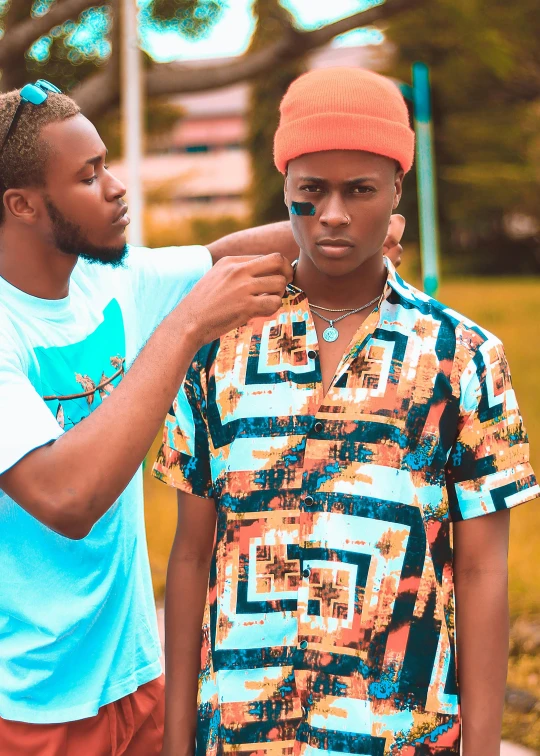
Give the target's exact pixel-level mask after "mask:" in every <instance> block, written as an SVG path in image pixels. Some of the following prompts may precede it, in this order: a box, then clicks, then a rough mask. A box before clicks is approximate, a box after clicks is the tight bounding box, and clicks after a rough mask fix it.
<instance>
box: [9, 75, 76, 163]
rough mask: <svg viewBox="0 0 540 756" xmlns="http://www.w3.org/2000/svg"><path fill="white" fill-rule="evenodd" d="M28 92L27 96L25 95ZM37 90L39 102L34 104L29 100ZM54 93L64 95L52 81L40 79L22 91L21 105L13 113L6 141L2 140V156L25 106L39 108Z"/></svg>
mask: <svg viewBox="0 0 540 756" xmlns="http://www.w3.org/2000/svg"><path fill="white" fill-rule="evenodd" d="M25 90H26V94H25ZM35 90H38V92H37V93H36V94H37V95H38V99H39V102H33V101H32V100H31V99H29V93H30V92H32V93H34V92H35ZM51 92H53V93H55V94H62V90H61V89H58V87H57V86H55V85H54V84H51V82H50V81H47V80H46V79H38V80H37V81H36V83H35V84H26V85H25V86H24V87H23V88H22V89H21V91H20V100H19V104H18V105H17V107H16V109H15V112H14V113H13V117H12V119H11V123H10V124H9V126H8V130H7V131H6V135H5V137H4V139H3V140H2V145H1V146H0V154H2V152H3V151H4V147H5V146H6V143H7V141H8V139H9V138H10V136H11V135H12V134H13V132H14V131H15V128H16V127H17V123H18V122H19V118H20V117H21V113H22V109H23V107H24V105H26V104H27V103H29V104H30V105H34V107H39V106H40V105H43V103H44V102H46V101H47V98H48V97H49V94H50V93H51Z"/></svg>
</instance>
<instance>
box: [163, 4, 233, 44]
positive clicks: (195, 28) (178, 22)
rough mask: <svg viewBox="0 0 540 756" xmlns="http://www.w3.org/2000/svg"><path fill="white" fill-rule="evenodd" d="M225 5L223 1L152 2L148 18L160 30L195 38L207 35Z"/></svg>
mask: <svg viewBox="0 0 540 756" xmlns="http://www.w3.org/2000/svg"><path fill="white" fill-rule="evenodd" d="M225 5H226V3H225V2H224V0H153V2H152V3H151V4H150V5H149V10H150V14H149V18H150V19H151V20H152V21H154V22H155V23H157V24H158V25H159V26H161V27H162V28H166V29H175V30H177V31H179V32H180V33H182V34H185V35H186V36H189V37H192V38H197V37H202V36H204V35H205V34H207V33H208V31H209V29H210V28H211V27H212V26H213V25H214V24H215V22H216V21H217V20H218V19H219V16H220V15H221V13H222V11H223V8H224V7H225Z"/></svg>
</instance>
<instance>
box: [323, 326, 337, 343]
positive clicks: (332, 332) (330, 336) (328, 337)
mask: <svg viewBox="0 0 540 756" xmlns="http://www.w3.org/2000/svg"><path fill="white" fill-rule="evenodd" d="M338 336H339V331H338V329H337V328H334V327H333V326H329V327H328V328H326V329H325V330H324V331H323V335H322V337H323V339H324V340H325V341H329V342H332V341H335V340H336V339H337V338H338Z"/></svg>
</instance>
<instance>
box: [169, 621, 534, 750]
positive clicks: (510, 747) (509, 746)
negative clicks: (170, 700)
mask: <svg viewBox="0 0 540 756" xmlns="http://www.w3.org/2000/svg"><path fill="white" fill-rule="evenodd" d="M157 615H158V625H159V634H160V637H161V645H162V646H163V639H164V636H165V633H164V615H163V607H159V608H158V610H157ZM161 661H162V663H163V659H162V660H161ZM501 756H534V751H529V749H528V748H522V747H521V746H517V745H513V744H512V743H501Z"/></svg>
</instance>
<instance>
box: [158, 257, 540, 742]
mask: <svg viewBox="0 0 540 756" xmlns="http://www.w3.org/2000/svg"><path fill="white" fill-rule="evenodd" d="M388 269H389V275H388V286H387V291H386V295H385V297H384V298H383V299H382V301H381V303H380V306H379V307H378V308H377V309H376V310H375V311H374V312H373V313H372V314H371V315H370V316H369V317H368V318H367V319H366V321H365V322H364V323H363V324H362V325H361V326H360V328H359V330H358V332H357V334H356V336H355V338H354V340H353V342H352V343H351V346H350V348H349V350H348V352H347V354H346V355H344V357H343V359H342V361H341V363H340V365H339V367H338V369H337V373H336V375H335V378H334V381H333V383H332V385H331V387H330V389H329V391H328V392H327V394H326V395H324V392H323V386H322V379H321V369H320V364H319V352H318V343H317V334H316V330H315V326H314V323H313V319H312V317H311V314H310V310H309V306H308V301H307V298H306V296H305V294H304V293H303V292H302V291H300V290H298V289H296V288H295V287H293V286H291V287H289V288H288V290H287V292H286V295H285V296H284V298H283V303H282V307H281V309H280V310H279V312H278V313H277V314H276V315H274V316H272V317H270V318H260V319H256V320H253V321H251V322H250V323H248V324H247V325H246V326H245V327H243V328H239V329H237V330H235V331H232V332H230V333H228V334H227V335H226V336H224V337H223V338H222V339H220V340H219V341H218V342H215V343H213V344H211V345H209V346H208V347H205V348H204V349H203V350H201V351H200V352H199V354H198V355H197V356H196V358H195V360H194V361H193V363H192V365H191V367H190V369H189V372H188V374H187V376H186V380H185V382H184V385H183V387H182V389H181V391H180V392H179V394H178V398H177V400H176V401H175V403H174V406H173V408H172V409H171V413H170V415H169V417H168V419H167V425H166V429H165V438H164V443H163V446H162V448H161V451H160V453H159V458H158V461H157V462H156V465H155V474H156V476H157V477H158V478H160V479H162V480H164V481H166V482H168V483H170V484H171V485H173V486H176V487H178V488H180V489H183V490H185V491H187V492H190V493H193V494H196V495H197V496H202V497H213V498H214V499H215V502H216V507H217V536H216V546H215V553H214V557H213V562H212V567H211V574H210V584H209V593H208V602H207V611H206V615H205V620H204V628H203V639H204V640H203V646H204V647H203V657H202V658H203V669H202V672H201V676H200V686H199V723H198V732H197V753H198V754H225V753H228V752H232V751H237V752H238V753H242V754H252V753H257V754H268V756H270V754H272V756H274V754H309V756H316V755H317V754H320V753H321V752H332V753H335V754H338V753H339V754H348V753H351V754H370V755H371V756H383V755H384V756H386V755H387V754H392V756H397V755H398V754H399V755H400V756H413V755H414V756H419V755H420V754H438V755H439V756H440V755H441V754H458V753H459V739H460V718H459V691H458V687H457V675H456V654H455V642H454V592H453V579H452V538H451V531H452V522H455V521H457V520H465V519H469V518H472V517H477V516H479V515H484V514H489V513H490V512H495V511H497V510H501V509H506V508H509V507H513V506H515V505H517V504H520V503H522V502H524V501H527V500H529V499H532V498H534V497H536V496H537V495H538V494H539V493H540V491H539V487H538V485H537V484H536V481H535V478H534V475H533V472H532V470H531V467H530V465H529V461H528V443H527V437H526V434H525V430H524V428H523V424H522V419H521V416H520V413H519V409H518V406H517V404H516V398H515V395H514V390H513V388H512V385H511V382H510V374H509V371H508V365H507V362H506V359H505V355H504V352H503V348H502V345H501V343H500V342H499V341H498V340H497V339H496V338H495V337H494V336H492V335H491V334H489V333H487V332H486V331H484V330H482V329H480V328H479V327H478V326H476V325H475V324H474V323H472V322H470V321H468V320H467V319H465V318H463V317H462V316H460V315H458V314H457V313H455V312H454V311H452V310H450V309H448V308H446V307H444V306H443V305H441V304H439V303H438V302H436V301H435V300H433V299H431V298H429V297H427V296H426V295H425V294H423V293H421V292H419V291H417V290H415V289H414V288H412V287H410V286H409V285H407V284H405V283H404V282H403V281H402V280H401V279H400V277H399V276H398V275H397V274H396V272H395V270H394V269H393V268H392V266H391V264H389V263H388Z"/></svg>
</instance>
